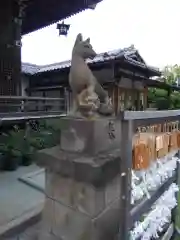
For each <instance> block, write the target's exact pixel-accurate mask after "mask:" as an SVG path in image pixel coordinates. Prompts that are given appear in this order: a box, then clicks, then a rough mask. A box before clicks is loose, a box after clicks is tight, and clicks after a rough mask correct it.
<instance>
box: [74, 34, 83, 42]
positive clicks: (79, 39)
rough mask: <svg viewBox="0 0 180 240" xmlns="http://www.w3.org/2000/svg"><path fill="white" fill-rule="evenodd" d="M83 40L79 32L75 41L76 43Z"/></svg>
mask: <svg viewBox="0 0 180 240" xmlns="http://www.w3.org/2000/svg"><path fill="white" fill-rule="evenodd" d="M81 41H82V34H81V33H79V34H78V35H77V37H76V41H75V44H76V43H78V42H81Z"/></svg>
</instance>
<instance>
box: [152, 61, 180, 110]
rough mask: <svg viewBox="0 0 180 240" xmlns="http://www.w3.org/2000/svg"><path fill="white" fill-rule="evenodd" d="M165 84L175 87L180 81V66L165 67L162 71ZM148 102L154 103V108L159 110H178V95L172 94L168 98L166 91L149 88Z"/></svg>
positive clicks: (179, 94)
mask: <svg viewBox="0 0 180 240" xmlns="http://www.w3.org/2000/svg"><path fill="white" fill-rule="evenodd" d="M162 75H163V78H164V79H165V82H166V83H167V84H169V85H176V84H177V80H178V79H180V66H178V65H177V64H176V65H174V66H169V65H168V66H166V67H165V68H164V69H163V71H162ZM148 101H149V102H150V103H154V106H155V107H156V108H157V109H159V110H164V109H179V108H180V93H179V92H177V91H176V92H172V93H171V95H170V97H169V96H168V91H167V90H163V89H157V88H151V89H149V91H148Z"/></svg>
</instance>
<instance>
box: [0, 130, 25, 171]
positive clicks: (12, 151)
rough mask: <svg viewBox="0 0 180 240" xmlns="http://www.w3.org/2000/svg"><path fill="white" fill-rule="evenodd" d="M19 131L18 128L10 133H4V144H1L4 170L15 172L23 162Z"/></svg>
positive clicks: (0, 150) (0, 149) (0, 159)
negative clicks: (18, 137) (19, 146)
mask: <svg viewBox="0 0 180 240" xmlns="http://www.w3.org/2000/svg"><path fill="white" fill-rule="evenodd" d="M17 134H18V131H17V129H16V128H14V130H11V131H9V132H8V133H3V134H2V137H3V142H2V143H0V153H1V158H0V161H1V167H2V169H4V170H9V171H13V170H16V169H17V167H18V165H19V164H20V162H21V152H20V151H19V148H18V144H19V141H18V139H17Z"/></svg>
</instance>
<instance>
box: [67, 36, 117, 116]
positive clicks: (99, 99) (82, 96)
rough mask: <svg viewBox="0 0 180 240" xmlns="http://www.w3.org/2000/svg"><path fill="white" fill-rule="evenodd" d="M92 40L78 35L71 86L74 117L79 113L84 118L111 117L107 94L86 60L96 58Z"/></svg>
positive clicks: (70, 77) (72, 62)
mask: <svg viewBox="0 0 180 240" xmlns="http://www.w3.org/2000/svg"><path fill="white" fill-rule="evenodd" d="M96 55H97V54H96V52H95V51H94V50H93V48H92V46H91V44H90V39H89V38H88V39H87V40H84V41H83V39H82V35H81V34H78V35H77V38H76V41H75V44H74V47H73V50H72V61H71V69H70V74H69V84H70V87H71V89H72V93H73V115H75V114H76V113H77V112H79V113H80V114H81V115H83V116H86V117H88V116H92V115H94V114H95V113H99V114H102V115H111V114H112V113H113V109H112V106H111V104H110V101H109V97H108V94H107V92H106V91H105V90H104V89H103V88H102V86H101V85H100V84H99V82H98V81H97V80H96V78H95V77H94V75H93V73H92V72H91V70H90V69H89V67H88V65H87V63H86V62H85V59H87V58H90V59H93V58H94V57H95V56H96Z"/></svg>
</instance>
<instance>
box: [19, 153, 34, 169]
mask: <svg viewBox="0 0 180 240" xmlns="http://www.w3.org/2000/svg"><path fill="white" fill-rule="evenodd" d="M31 164H32V155H31V154H27V155H24V156H22V163H21V165H22V166H30V165H31Z"/></svg>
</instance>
